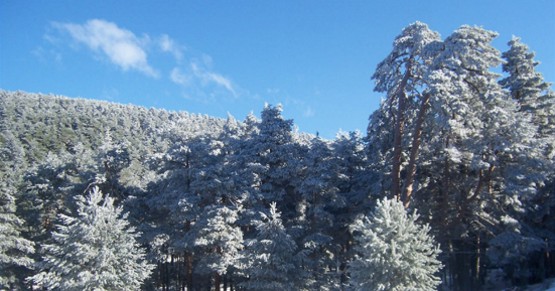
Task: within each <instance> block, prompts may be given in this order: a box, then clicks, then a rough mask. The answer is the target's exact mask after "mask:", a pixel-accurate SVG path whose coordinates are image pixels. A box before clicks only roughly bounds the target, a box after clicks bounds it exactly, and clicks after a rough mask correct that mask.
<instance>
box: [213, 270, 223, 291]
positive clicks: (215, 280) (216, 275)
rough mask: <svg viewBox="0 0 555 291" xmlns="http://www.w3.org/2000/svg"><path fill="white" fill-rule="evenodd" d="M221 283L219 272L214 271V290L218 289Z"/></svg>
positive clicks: (217, 290) (218, 290)
mask: <svg viewBox="0 0 555 291" xmlns="http://www.w3.org/2000/svg"><path fill="white" fill-rule="evenodd" d="M221 284H222V277H221V276H220V274H218V272H215V273H214V285H215V289H214V290H215V291H220V290H221V286H220V285H221Z"/></svg>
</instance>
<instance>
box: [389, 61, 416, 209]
mask: <svg viewBox="0 0 555 291" xmlns="http://www.w3.org/2000/svg"><path fill="white" fill-rule="evenodd" d="M411 64H412V60H409V62H408V63H407V65H406V71H405V75H404V76H403V79H402V80H401V83H400V84H399V87H397V90H396V91H395V97H397V99H398V102H397V120H396V123H395V132H394V137H393V161H392V169H391V196H392V197H395V198H398V199H399V198H401V197H400V194H401V155H402V153H403V134H404V129H405V111H406V99H407V96H406V93H405V88H406V86H407V82H408V80H409V78H410V77H411V67H412V65H411Z"/></svg>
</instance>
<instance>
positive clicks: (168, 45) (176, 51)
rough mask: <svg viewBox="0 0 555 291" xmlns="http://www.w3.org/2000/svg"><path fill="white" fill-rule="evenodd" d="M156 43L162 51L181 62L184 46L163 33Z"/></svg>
mask: <svg viewBox="0 0 555 291" xmlns="http://www.w3.org/2000/svg"><path fill="white" fill-rule="evenodd" d="M158 45H159V46H160V49H161V50H162V51H163V52H166V53H170V54H172V55H173V57H174V58H175V59H176V61H178V62H181V60H182V59H183V50H184V48H183V47H182V46H180V45H179V44H177V42H176V41H174V40H173V39H172V38H170V37H169V36H168V35H167V34H163V35H162V36H161V37H160V39H159V40H158Z"/></svg>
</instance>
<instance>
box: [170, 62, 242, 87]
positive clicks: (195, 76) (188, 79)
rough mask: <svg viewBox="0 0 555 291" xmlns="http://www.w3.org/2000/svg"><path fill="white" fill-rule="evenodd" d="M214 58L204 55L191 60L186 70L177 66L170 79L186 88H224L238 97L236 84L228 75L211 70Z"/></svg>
mask: <svg viewBox="0 0 555 291" xmlns="http://www.w3.org/2000/svg"><path fill="white" fill-rule="evenodd" d="M211 65H212V59H211V58H210V57H209V56H207V55H203V56H202V59H201V60H200V61H199V60H191V61H190V62H189V64H188V67H187V68H185V70H183V69H181V68H179V67H175V68H173V70H172V71H171V73H170V79H171V80H172V81H173V82H174V83H176V84H178V85H181V86H183V87H185V88H188V89H195V88H193V87H198V86H200V87H202V88H204V89H209V88H217V89H223V90H224V91H225V92H226V93H227V95H228V96H232V97H237V96H238V93H237V89H236V85H235V84H234V83H233V82H232V81H231V80H230V79H229V78H227V77H225V76H223V75H221V74H219V73H216V72H214V71H213V70H211V68H210V67H211Z"/></svg>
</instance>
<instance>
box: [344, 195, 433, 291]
mask: <svg viewBox="0 0 555 291" xmlns="http://www.w3.org/2000/svg"><path fill="white" fill-rule="evenodd" d="M417 219H418V215H417V214H416V213H413V214H409V213H407V211H406V210H405V208H404V206H403V204H402V203H401V202H400V201H398V200H396V199H383V200H379V201H378V203H377V206H376V209H375V210H374V213H373V214H372V215H371V216H369V217H368V216H362V217H361V218H359V219H357V220H356V221H355V222H354V223H353V224H352V225H351V231H352V232H353V235H354V238H355V242H356V244H355V251H357V253H358V256H357V257H356V258H355V260H354V261H353V262H351V263H350V265H349V270H350V274H351V285H352V287H353V289H354V290H376V291H377V290H398V291H401V290H436V288H437V286H438V285H439V284H440V283H441V280H440V279H439V277H438V274H437V273H438V272H439V270H440V269H441V267H442V265H441V263H440V262H439V260H438V258H437V257H438V255H439V253H440V250H439V247H438V246H437V244H436V243H435V242H434V239H433V237H432V236H431V235H430V233H429V232H430V227H429V226H428V225H420V224H419V223H418V222H417Z"/></svg>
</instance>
